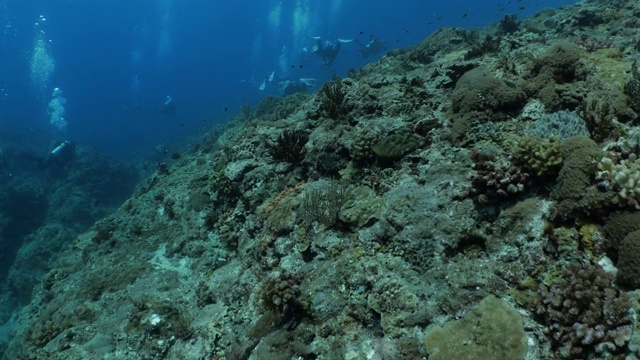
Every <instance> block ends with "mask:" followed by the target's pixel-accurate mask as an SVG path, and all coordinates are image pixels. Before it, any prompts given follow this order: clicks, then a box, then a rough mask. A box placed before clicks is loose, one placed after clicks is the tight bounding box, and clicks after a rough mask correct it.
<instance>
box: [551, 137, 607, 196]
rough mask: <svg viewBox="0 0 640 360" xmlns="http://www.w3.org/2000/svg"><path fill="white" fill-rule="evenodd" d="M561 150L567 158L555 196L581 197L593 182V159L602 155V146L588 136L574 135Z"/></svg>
mask: <svg viewBox="0 0 640 360" xmlns="http://www.w3.org/2000/svg"><path fill="white" fill-rule="evenodd" d="M561 150H562V156H563V157H564V159H565V160H564V163H563V165H562V169H560V174H559V175H558V184H557V186H556V188H555V190H554V192H553V196H554V198H556V199H558V200H567V199H580V198H582V196H583V194H584V193H585V191H586V190H587V188H588V187H589V186H590V185H591V183H592V179H593V176H594V173H595V166H593V161H594V160H595V159H599V158H600V157H601V156H602V155H601V150H600V147H599V146H598V144H596V143H595V141H593V140H591V139H589V138H588V137H585V136H574V137H572V138H569V139H567V140H566V141H564V142H563V143H562V147H561Z"/></svg>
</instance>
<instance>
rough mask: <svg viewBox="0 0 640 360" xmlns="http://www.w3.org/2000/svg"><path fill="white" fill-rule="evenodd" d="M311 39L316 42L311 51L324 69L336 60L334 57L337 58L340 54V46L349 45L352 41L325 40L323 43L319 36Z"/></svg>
mask: <svg viewBox="0 0 640 360" xmlns="http://www.w3.org/2000/svg"><path fill="white" fill-rule="evenodd" d="M312 39H315V40H316V44H315V45H314V46H313V48H312V49H311V50H312V51H313V53H314V54H316V55H317V56H318V57H319V58H320V61H321V62H322V66H323V67H325V68H328V67H330V66H331V64H333V61H334V60H335V59H336V56H338V53H339V52H340V47H341V46H342V44H345V43H350V42H352V41H353V39H338V40H337V41H334V42H332V41H328V40H327V41H325V42H324V43H323V42H322V39H321V38H320V37H319V36H317V37H313V38H312Z"/></svg>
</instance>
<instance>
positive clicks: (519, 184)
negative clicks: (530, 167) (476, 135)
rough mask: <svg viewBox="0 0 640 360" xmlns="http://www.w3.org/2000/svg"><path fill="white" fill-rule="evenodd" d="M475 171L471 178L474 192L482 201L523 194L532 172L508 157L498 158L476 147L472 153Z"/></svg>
mask: <svg viewBox="0 0 640 360" xmlns="http://www.w3.org/2000/svg"><path fill="white" fill-rule="evenodd" d="M471 159H472V160H473V162H474V164H473V169H474V170H475V173H474V175H473V177H472V178H471V184H472V185H473V191H472V192H473V194H476V195H478V201H479V202H481V203H486V202H491V201H499V200H502V199H505V198H508V197H511V196H513V195H517V194H521V193H523V192H524V191H525V189H526V188H527V187H528V186H529V184H530V182H531V176H530V174H528V173H526V172H524V171H522V168H521V167H519V166H514V165H513V164H511V162H510V161H507V160H506V159H496V156H495V154H492V153H491V152H489V151H485V150H484V149H476V150H474V152H473V153H472V154H471Z"/></svg>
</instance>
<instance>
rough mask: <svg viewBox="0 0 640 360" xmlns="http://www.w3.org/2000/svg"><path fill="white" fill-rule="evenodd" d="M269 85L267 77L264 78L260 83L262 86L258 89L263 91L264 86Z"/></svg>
mask: <svg viewBox="0 0 640 360" xmlns="http://www.w3.org/2000/svg"><path fill="white" fill-rule="evenodd" d="M266 87H267V79H264V80H262V84H261V85H260V87H259V88H258V90H260V91H263V90H264V88H266Z"/></svg>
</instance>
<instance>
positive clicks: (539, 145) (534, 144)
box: [514, 136, 562, 177]
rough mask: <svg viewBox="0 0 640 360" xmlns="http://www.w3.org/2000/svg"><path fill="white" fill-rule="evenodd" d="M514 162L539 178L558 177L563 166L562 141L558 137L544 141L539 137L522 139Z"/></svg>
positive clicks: (517, 147) (516, 150)
mask: <svg viewBox="0 0 640 360" xmlns="http://www.w3.org/2000/svg"><path fill="white" fill-rule="evenodd" d="M514 160H515V161H516V162H517V163H521V164H522V166H523V167H524V168H525V169H526V170H527V171H530V172H532V173H535V174H536V175H537V176H540V177H544V176H551V175H557V173H558V170H559V169H560V166H561V165H562V153H561V152H560V139H559V138H558V137H557V136H553V137H551V138H549V139H544V140H541V139H539V138H537V137H525V138H522V139H521V141H519V142H518V143H517V144H516V149H515V156H514Z"/></svg>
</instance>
